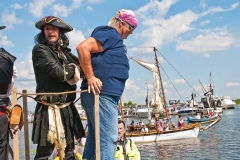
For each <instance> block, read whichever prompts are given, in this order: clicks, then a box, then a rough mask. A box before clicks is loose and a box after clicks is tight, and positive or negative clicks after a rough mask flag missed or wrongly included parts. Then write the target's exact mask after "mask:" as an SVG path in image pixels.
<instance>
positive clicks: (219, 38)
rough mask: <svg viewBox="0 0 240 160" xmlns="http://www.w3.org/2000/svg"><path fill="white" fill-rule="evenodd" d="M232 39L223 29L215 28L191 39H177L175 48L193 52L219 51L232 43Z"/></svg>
mask: <svg viewBox="0 0 240 160" xmlns="http://www.w3.org/2000/svg"><path fill="white" fill-rule="evenodd" d="M233 43H234V39H233V38H232V37H231V35H229V34H228V33H227V32H226V31H224V30H222V31H221V30H219V29H217V30H216V31H212V32H211V33H206V34H205V35H203V34H201V35H198V36H197V37H195V38H193V39H192V40H186V41H183V40H181V41H178V42H177V46H176V50H178V51H179V50H185V51H190V52H193V53H204V52H209V51H220V50H225V49H227V48H229V47H230V46H231V45H233Z"/></svg>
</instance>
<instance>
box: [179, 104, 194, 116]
mask: <svg viewBox="0 0 240 160" xmlns="http://www.w3.org/2000/svg"><path fill="white" fill-rule="evenodd" d="M197 112H198V108H192V107H188V106H182V107H180V109H179V110H178V115H182V116H185V115H196V114H197Z"/></svg>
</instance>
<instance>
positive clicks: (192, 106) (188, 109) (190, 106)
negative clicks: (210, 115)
mask: <svg viewBox="0 0 240 160" xmlns="http://www.w3.org/2000/svg"><path fill="white" fill-rule="evenodd" d="M194 96H195V94H194V93H193V94H192V99H191V100H188V101H187V102H186V104H184V105H182V106H181V107H180V109H179V110H178V115H196V114H197V112H198V105H199V104H198V103H197V102H196V101H195V99H194Z"/></svg>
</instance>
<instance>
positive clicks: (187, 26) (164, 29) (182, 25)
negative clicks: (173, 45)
mask: <svg viewBox="0 0 240 160" xmlns="http://www.w3.org/2000/svg"><path fill="white" fill-rule="evenodd" d="M197 19H198V15H197V14H195V13H194V12H192V11H190V10H187V11H185V12H182V13H179V14H176V15H174V16H172V17H170V18H169V19H166V20H165V19H159V20H157V19H154V20H145V22H143V23H144V24H145V25H149V27H148V28H146V29H144V30H143V31H142V32H141V33H140V37H142V38H144V39H146V41H145V42H144V43H143V46H155V47H158V48H159V47H161V46H162V45H163V43H164V42H165V43H167V42H173V41H175V39H176V38H177V37H178V36H179V35H180V34H182V33H185V32H187V31H189V30H192V29H193V28H192V27H191V23H192V22H194V21H196V20H197Z"/></svg>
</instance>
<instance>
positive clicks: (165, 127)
mask: <svg viewBox="0 0 240 160" xmlns="http://www.w3.org/2000/svg"><path fill="white" fill-rule="evenodd" d="M163 130H164V131H167V130H169V120H168V119H167V118H164V119H163Z"/></svg>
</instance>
